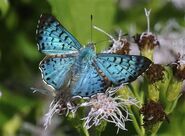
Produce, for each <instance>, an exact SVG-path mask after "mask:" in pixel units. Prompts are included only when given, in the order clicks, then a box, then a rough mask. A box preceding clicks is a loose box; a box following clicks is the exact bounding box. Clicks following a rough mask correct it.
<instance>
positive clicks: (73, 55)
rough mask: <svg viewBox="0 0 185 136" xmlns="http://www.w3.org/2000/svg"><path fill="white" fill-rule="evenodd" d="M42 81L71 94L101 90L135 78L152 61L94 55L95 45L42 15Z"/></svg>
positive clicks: (40, 31)
mask: <svg viewBox="0 0 185 136" xmlns="http://www.w3.org/2000/svg"><path fill="white" fill-rule="evenodd" d="M37 41H38V48H39V51H41V52H42V53H44V54H46V57H45V58H44V59H43V60H42V61H41V63H40V66H39V67H40V69H41V73H42V78H43V80H44V81H45V82H46V83H47V84H49V85H50V86H52V87H53V88H54V89H55V90H62V89H65V88H68V90H70V94H71V96H81V97H90V96H92V95H94V94H97V93H103V92H104V91H105V90H106V88H107V87H108V86H110V83H113V84H115V85H120V84H123V83H128V82H131V81H134V80H135V79H136V78H137V77H138V76H139V75H141V74H142V73H143V72H144V71H145V70H146V69H147V68H148V67H149V65H150V64H151V61H150V60H149V59H148V58H146V57H143V56H136V55H117V54H109V53H99V54H96V52H95V50H94V48H95V47H94V44H92V43H90V44H88V45H87V47H85V48H84V47H82V46H81V44H80V43H79V42H78V41H77V39H75V37H74V36H72V34H70V33H69V32H68V31H67V30H66V29H65V28H64V27H63V26H62V25H61V24H60V23H59V21H57V20H56V19H55V18H54V17H53V16H51V15H46V14H44V15H41V17H40V20H39V23H38V27H37Z"/></svg>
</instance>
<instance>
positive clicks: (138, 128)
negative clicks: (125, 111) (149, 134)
mask: <svg viewBox="0 0 185 136" xmlns="http://www.w3.org/2000/svg"><path fill="white" fill-rule="evenodd" d="M129 112H130V113H131V114H132V115H131V116H130V118H131V119H132V122H133V125H134V128H135V130H136V132H137V134H138V135H139V136H144V135H145V134H144V131H143V130H142V129H141V128H140V127H139V124H138V122H137V119H136V118H135V116H134V114H133V112H132V109H131V108H129Z"/></svg>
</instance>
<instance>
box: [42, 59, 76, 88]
mask: <svg viewBox="0 0 185 136" xmlns="http://www.w3.org/2000/svg"><path fill="white" fill-rule="evenodd" d="M74 61H75V58H74V57H67V58H62V57H58V58H53V57H49V58H48V57H46V58H45V59H44V60H43V61H41V63H40V69H41V72H42V78H43V80H44V81H45V82H46V83H47V84H49V85H51V86H52V87H53V88H55V89H56V90H58V89H60V88H61V87H62V86H63V85H65V84H66V81H69V80H70V79H69V78H70V70H71V67H72V65H73V63H74Z"/></svg>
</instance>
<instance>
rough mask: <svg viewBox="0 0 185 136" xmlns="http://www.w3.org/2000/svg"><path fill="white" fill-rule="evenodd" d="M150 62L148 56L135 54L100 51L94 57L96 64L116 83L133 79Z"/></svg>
mask: <svg viewBox="0 0 185 136" xmlns="http://www.w3.org/2000/svg"><path fill="white" fill-rule="evenodd" d="M150 64H151V61H150V60H149V59H148V58H146V57H143V56H136V55H117V54H106V53H102V54H98V55H97V59H96V65H97V66H98V67H99V68H100V69H101V70H102V71H103V72H104V74H105V75H106V76H107V78H108V79H109V80H111V81H112V82H113V83H114V84H116V85H119V84H122V83H127V82H131V81H134V80H135V79H136V78H137V77H138V76H139V75H141V74H142V73H143V72H144V71H145V70H146V69H147V68H148V67H149V65H150Z"/></svg>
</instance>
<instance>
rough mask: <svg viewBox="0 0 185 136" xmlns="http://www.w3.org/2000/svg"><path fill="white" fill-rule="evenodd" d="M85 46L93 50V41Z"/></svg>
mask: <svg viewBox="0 0 185 136" xmlns="http://www.w3.org/2000/svg"><path fill="white" fill-rule="evenodd" d="M87 48H90V49H92V50H95V43H93V42H90V43H88V44H87Z"/></svg>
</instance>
